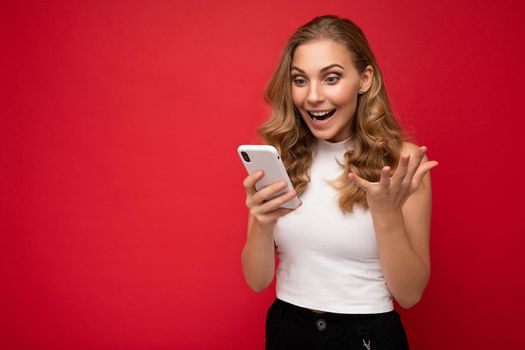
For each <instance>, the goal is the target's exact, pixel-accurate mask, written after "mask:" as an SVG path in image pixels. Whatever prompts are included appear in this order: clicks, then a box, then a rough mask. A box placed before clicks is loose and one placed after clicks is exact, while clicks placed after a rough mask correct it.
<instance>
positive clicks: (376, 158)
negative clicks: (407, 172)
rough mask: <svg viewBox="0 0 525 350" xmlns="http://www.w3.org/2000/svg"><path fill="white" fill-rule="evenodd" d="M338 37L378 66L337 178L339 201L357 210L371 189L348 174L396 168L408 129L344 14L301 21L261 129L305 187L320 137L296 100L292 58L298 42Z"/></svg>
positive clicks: (273, 83) (267, 96)
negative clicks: (403, 127) (399, 119)
mask: <svg viewBox="0 0 525 350" xmlns="http://www.w3.org/2000/svg"><path fill="white" fill-rule="evenodd" d="M318 40H333V41H335V42H338V43H341V44H343V45H344V46H345V47H346V48H347V49H348V51H349V52H350V53H351V56H352V60H353V63H354V65H355V67H356V69H357V71H358V72H359V73H363V72H364V70H365V69H366V67H367V66H368V65H371V66H372V67H373V69H374V74H373V80H372V84H371V87H370V88H369V89H368V91H367V92H366V93H364V94H362V95H358V97H357V99H358V100H357V108H356V112H355V115H354V116H353V118H352V120H351V123H350V126H349V127H350V134H351V135H352V136H351V137H352V142H353V149H352V150H348V151H347V152H346V153H345V155H344V159H345V160H344V164H341V167H342V168H344V171H343V173H342V174H341V176H340V177H338V178H337V179H335V180H334V181H332V182H331V185H332V186H333V187H334V188H335V189H336V190H337V191H338V192H339V198H338V202H339V207H340V208H341V210H342V211H343V212H344V213H351V212H352V210H353V206H354V204H358V205H361V206H363V207H364V208H368V203H367V200H366V193H365V192H364V191H363V190H361V189H359V188H358V187H357V186H356V185H355V184H353V183H350V181H349V179H348V174H349V172H352V173H355V174H357V175H359V176H360V177H362V178H364V179H366V180H368V181H374V182H377V181H379V178H380V173H381V169H382V168H383V167H384V166H385V165H388V166H390V167H392V168H395V166H396V165H397V163H398V161H399V157H400V151H401V146H402V142H403V134H402V130H401V127H400V126H399V124H398V123H397V121H396V120H395V118H394V115H393V113H392V111H391V108H390V102H389V99H388V95H387V93H386V89H385V84H384V82H383V78H382V76H381V71H380V70H379V67H378V65H377V63H376V59H375V57H374V54H373V53H372V50H371V49H370V46H369V44H368V41H367V39H366V38H365V35H364V33H363V31H362V30H361V29H360V28H359V27H358V26H357V25H355V24H354V23H353V22H351V21H350V20H348V19H346V18H342V17H339V16H332V15H327V16H320V17H316V18H314V19H313V20H311V21H310V22H308V23H306V24H305V25H303V26H301V27H300V28H299V29H298V30H297V31H296V32H295V33H294V34H293V35H292V36H291V37H290V39H289V40H288V43H287V45H286V47H285V48H284V51H283V52H282V54H281V57H280V60H279V63H278V64H277V68H276V69H275V71H274V73H273V75H272V77H271V79H270V81H269V82H268V84H267V86H266V88H265V90H264V95H263V96H264V100H265V101H266V103H267V104H268V105H269V106H270V107H271V116H270V118H269V119H268V120H267V121H266V122H264V123H263V124H261V125H260V126H259V127H258V129H257V131H258V133H259V135H260V136H261V137H262V138H263V139H264V140H265V141H266V142H267V143H268V144H270V145H273V146H274V147H275V148H277V150H278V151H279V154H280V155H281V158H282V160H283V163H284V165H285V167H286V169H287V171H288V174H289V176H290V180H291V181H292V183H293V185H294V188H295V190H296V191H297V193H298V194H299V195H300V194H302V193H304V191H305V190H306V187H307V185H308V183H309V182H310V176H309V170H310V167H311V165H312V157H313V154H312V153H313V150H314V146H315V141H316V139H315V137H314V136H313V135H312V133H311V132H310V130H309V129H308V126H307V125H306V123H305V122H304V120H303V119H302V117H301V115H300V113H299V111H298V110H297V109H296V107H295V106H294V103H293V101H292V91H291V90H292V78H291V73H290V69H291V64H292V60H293V55H294V52H295V50H296V48H297V47H298V46H300V45H302V44H305V43H308V42H311V41H318Z"/></svg>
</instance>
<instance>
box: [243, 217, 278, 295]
mask: <svg viewBox="0 0 525 350" xmlns="http://www.w3.org/2000/svg"><path fill="white" fill-rule="evenodd" d="M241 260H242V271H243V273H244V279H245V280H246V283H247V284H248V285H249V286H250V288H251V289H253V290H254V291H256V292H260V291H263V290H264V289H266V287H268V286H269V285H270V283H271V282H272V280H273V277H274V274H275V246H274V241H273V226H261V225H259V224H258V223H257V221H255V220H254V222H253V224H252V225H250V227H249V232H248V238H247V239H246V244H245V245H244V248H243V250H242V256H241Z"/></svg>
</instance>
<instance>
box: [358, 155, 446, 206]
mask: <svg viewBox="0 0 525 350" xmlns="http://www.w3.org/2000/svg"><path fill="white" fill-rule="evenodd" d="M426 152H427V148H426V147H425V146H422V147H419V149H418V150H417V151H416V152H415V154H414V155H413V156H412V157H411V156H410V155H403V156H402V157H401V158H400V160H399V164H398V166H397V169H396V171H395V172H394V174H393V175H392V177H391V176H390V173H391V169H390V167H389V166H385V167H383V169H382V170H381V178H380V180H379V182H369V181H367V180H365V179H363V178H361V177H359V176H357V175H356V174H353V173H350V174H348V178H349V179H350V180H351V181H353V182H354V183H355V184H356V185H357V186H358V187H359V188H361V189H362V190H364V191H366V196H367V200H368V205H369V207H370V210H371V211H372V212H373V213H385V214H386V213H391V212H396V211H400V210H401V208H402V207H403V204H404V203H405V201H406V200H407V198H408V197H409V196H410V195H411V194H412V193H414V192H415V191H416V190H417V189H418V188H419V186H420V184H421V181H422V180H423V177H424V176H425V174H426V173H427V172H428V171H429V170H430V169H432V168H434V167H435V166H437V165H438V162H436V161H435V160H431V161H429V160H427V159H426V157H425V154H426Z"/></svg>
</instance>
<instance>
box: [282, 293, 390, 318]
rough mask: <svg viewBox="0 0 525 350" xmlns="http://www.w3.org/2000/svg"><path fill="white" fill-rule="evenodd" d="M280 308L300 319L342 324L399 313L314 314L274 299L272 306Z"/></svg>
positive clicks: (308, 310)
mask: <svg viewBox="0 0 525 350" xmlns="http://www.w3.org/2000/svg"><path fill="white" fill-rule="evenodd" d="M274 305H275V306H276V307H278V308H281V309H282V310H283V312H286V313H291V314H295V315H297V316H300V317H302V318H307V319H311V320H317V319H320V318H322V319H324V320H326V321H332V322H344V323H353V322H357V321H364V320H370V321H374V320H377V319H393V318H396V317H399V313H398V312H397V311H396V310H395V309H394V310H392V311H388V312H381V313H374V314H340V313H334V312H322V313H319V312H315V311H312V310H310V309H307V308H304V307H301V306H297V305H294V304H290V303H288V302H286V301H284V300H281V299H278V298H276V299H275V301H274V304H273V305H272V306H274Z"/></svg>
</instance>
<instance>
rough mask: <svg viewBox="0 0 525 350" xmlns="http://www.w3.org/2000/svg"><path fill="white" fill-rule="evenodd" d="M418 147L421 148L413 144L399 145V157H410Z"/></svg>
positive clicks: (404, 143)
mask: <svg viewBox="0 0 525 350" xmlns="http://www.w3.org/2000/svg"><path fill="white" fill-rule="evenodd" d="M420 147H421V146H418V145H416V144H414V143H411V142H408V141H403V144H402V145H401V156H404V155H410V157H412V156H413V155H414V154H415V153H416V152H417V150H418V149H419V148H420ZM423 160H427V156H426V155H425V156H424V157H423Z"/></svg>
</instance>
